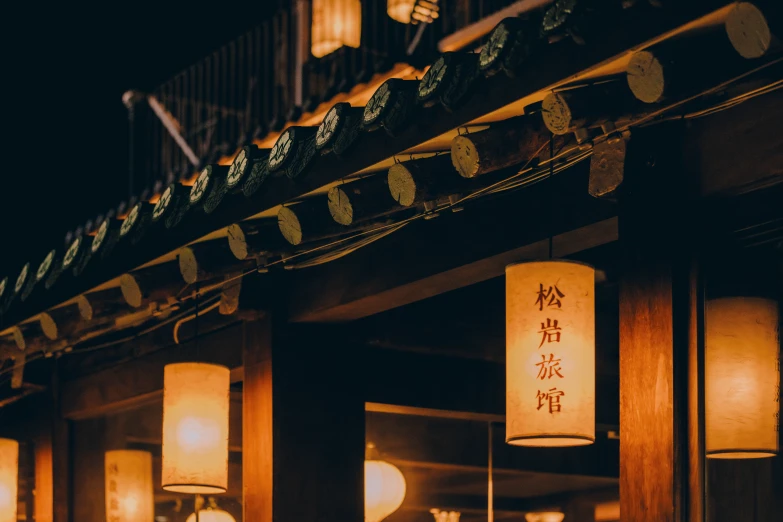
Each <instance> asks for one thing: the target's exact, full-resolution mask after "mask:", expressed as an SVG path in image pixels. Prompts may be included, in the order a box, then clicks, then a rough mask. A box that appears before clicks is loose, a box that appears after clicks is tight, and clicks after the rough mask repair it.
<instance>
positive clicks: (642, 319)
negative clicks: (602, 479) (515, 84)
mask: <svg viewBox="0 0 783 522" xmlns="http://www.w3.org/2000/svg"><path fill="white" fill-rule="evenodd" d="M683 132H684V129H683V128H682V127H681V126H679V125H673V126H667V125H660V126H657V127H655V128H651V129H647V130H642V129H640V130H639V132H637V133H635V135H634V136H633V138H632V140H631V142H630V143H629V146H628V147H629V148H628V155H627V156H626V170H625V172H626V177H625V179H624V181H623V186H622V189H623V191H622V194H623V197H622V198H621V200H620V204H621V207H620V242H621V244H622V250H623V256H624V260H623V264H622V266H624V267H625V273H624V274H623V275H622V278H621V282H620V397H621V401H620V503H621V509H620V511H621V513H622V517H623V520H633V521H634V522H675V521H689V522H700V521H703V507H702V506H703V502H702V500H701V496H700V491H702V490H703V488H702V487H701V485H702V484H703V473H702V470H703V458H702V455H703V453H704V448H703V435H702V434H701V433H700V430H699V428H698V426H699V422H698V421H699V414H700V413H701V411H703V410H702V408H701V407H700V406H699V403H700V402H701V401H700V400H699V397H698V391H699V389H703V387H701V386H698V383H699V373H700V372H699V371H698V367H697V366H696V364H697V362H698V360H699V357H698V350H699V345H700V344H701V343H700V342H699V339H698V336H697V332H698V331H699V330H701V328H700V327H699V323H700V322H701V314H700V313H699V309H700V308H701V302H700V297H699V291H698V266H697V265H696V263H695V261H694V260H695V259H696V256H697V248H698V236H697V235H696V233H695V230H697V228H696V223H695V220H696V216H698V215H699V214H698V208H697V206H696V205H695V204H694V200H693V194H695V193H696V190H697V187H695V183H694V182H693V180H694V179H696V175H695V173H693V172H689V171H688V169H687V168H686V165H685V161H684V156H683V154H682V148H681V146H680V145H679V143H681V139H682V135H683ZM689 385H690V386H689ZM689 393H690V400H689ZM694 394H696V395H694ZM702 400H703V399H702ZM689 402H690V403H691V404H690V406H691V408H689ZM689 412H690V413H691V415H690V416H689Z"/></svg>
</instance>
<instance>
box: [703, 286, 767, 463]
mask: <svg viewBox="0 0 783 522" xmlns="http://www.w3.org/2000/svg"><path fill="white" fill-rule="evenodd" d="M779 330H780V326H779V315H778V304H777V302H775V301H773V300H771V299H763V298H758V297H724V298H719V299H711V300H708V301H707V305H706V311H705V361H704V369H705V389H706V393H705V421H706V422H705V425H706V441H705V442H706V450H707V457H709V458H714V459H753V458H762V457H773V456H775V455H777V453H778V423H779V412H780V410H779V405H780V404H779V398H780V397H779V395H780V358H779V355H778V350H779V346H780V337H779Z"/></svg>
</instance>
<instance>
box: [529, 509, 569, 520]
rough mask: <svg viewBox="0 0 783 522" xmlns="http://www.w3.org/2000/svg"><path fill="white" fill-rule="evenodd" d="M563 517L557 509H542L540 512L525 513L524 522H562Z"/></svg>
mask: <svg viewBox="0 0 783 522" xmlns="http://www.w3.org/2000/svg"><path fill="white" fill-rule="evenodd" d="M564 518H565V515H564V514H563V513H560V512H558V511H542V512H541V513H525V522H562V521H563V519H564Z"/></svg>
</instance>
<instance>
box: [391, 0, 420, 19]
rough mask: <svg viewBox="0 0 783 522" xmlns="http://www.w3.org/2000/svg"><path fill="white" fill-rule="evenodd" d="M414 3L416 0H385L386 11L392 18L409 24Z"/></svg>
mask: <svg viewBox="0 0 783 522" xmlns="http://www.w3.org/2000/svg"><path fill="white" fill-rule="evenodd" d="M414 4H416V0H386V13H387V14H388V15H389V17H390V18H391V19H392V20H396V21H398V22H400V23H403V24H409V23H411V14H412V13H413V6H414Z"/></svg>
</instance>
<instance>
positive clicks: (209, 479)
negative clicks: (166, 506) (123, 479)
mask: <svg viewBox="0 0 783 522" xmlns="http://www.w3.org/2000/svg"><path fill="white" fill-rule="evenodd" d="M229 384H230V378H229V371H228V368H226V367H224V366H218V365H214V364H204V363H178V364H169V365H167V366H166V368H165V369H164V374H163V473H162V478H163V489H165V490H167V491H175V492H178V493H223V492H225V491H226V489H227V487H228V406H229Z"/></svg>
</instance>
